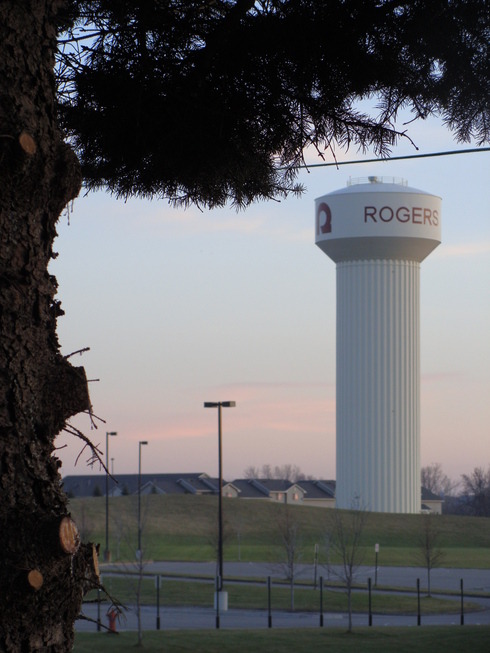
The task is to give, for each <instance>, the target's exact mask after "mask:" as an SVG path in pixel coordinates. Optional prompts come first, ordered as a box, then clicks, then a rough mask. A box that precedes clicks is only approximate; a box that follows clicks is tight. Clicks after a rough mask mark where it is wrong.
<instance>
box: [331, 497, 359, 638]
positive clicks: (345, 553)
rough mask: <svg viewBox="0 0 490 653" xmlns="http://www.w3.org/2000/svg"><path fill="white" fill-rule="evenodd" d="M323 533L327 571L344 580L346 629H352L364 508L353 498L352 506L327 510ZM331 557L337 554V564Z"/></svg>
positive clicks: (335, 558) (334, 557)
mask: <svg viewBox="0 0 490 653" xmlns="http://www.w3.org/2000/svg"><path fill="white" fill-rule="evenodd" d="M327 512H328V515H327V520H328V521H327V537H326V538H325V540H326V541H327V542H328V546H329V552H328V553H329V558H328V560H329V561H328V562H327V566H328V572H329V574H332V575H334V576H336V577H337V578H339V579H340V580H341V581H342V582H343V583H345V588H346V593H347V612H348V616H349V625H348V630H349V632H352V588H353V585H354V580H355V576H356V573H357V571H358V570H359V567H360V566H361V565H362V564H363V562H364V556H365V549H364V548H363V545H362V538H363V533H364V528H365V526H366V520H367V512H366V510H365V509H364V508H363V507H362V506H361V505H360V503H359V501H358V500H357V499H356V500H355V501H354V503H353V509H352V510H339V509H338V508H336V509H334V510H331V511H330V510H329V511H327ZM330 556H331V558H332V559H333V560H334V561H336V560H338V559H339V558H340V565H332V564H331V562H330Z"/></svg>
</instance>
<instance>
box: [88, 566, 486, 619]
mask: <svg viewBox="0 0 490 653" xmlns="http://www.w3.org/2000/svg"><path fill="white" fill-rule="evenodd" d="M117 571H121V568H120V567H118V566H116V565H103V568H102V573H106V574H108V573H111V572H112V573H114V572H117ZM124 571H127V569H124ZM322 571H323V575H324V579H325V581H327V573H326V570H318V575H319V576H320V575H322ZM374 571H375V570H374V568H372V567H363V568H362V569H360V570H359V574H358V577H357V581H358V582H366V583H367V578H372V579H373V580H374ZM145 572H147V573H148V572H149V573H155V574H176V575H179V576H182V577H193V576H212V575H213V574H214V572H215V565H214V564H213V563H186V562H183V563H178V562H177V563H173V562H172V563H169V562H149V563H147V564H145ZM313 573H314V570H313V567H312V566H310V567H305V568H303V570H302V573H301V575H302V576H303V577H304V578H310V579H311V578H313ZM280 575H281V574H280V572H279V571H278V570H277V568H272V567H270V566H268V565H266V564H262V563H260V564H259V563H225V566H224V576H225V578H226V577H228V578H242V579H244V580H245V579H247V578H254V579H256V578H264V579H265V578H266V577H267V576H271V577H273V578H279V577H280ZM425 576H426V571H425V569H422V568H414V567H381V568H379V569H378V584H382V585H390V586H399V587H407V588H412V589H415V587H416V582H417V578H420V581H421V582H420V584H421V589H422V590H423V589H424V588H425ZM461 578H462V579H463V582H464V591H465V595H466V596H468V595H471V594H472V593H474V592H477V593H481V592H486V593H488V594H490V570H474V569H434V570H433V572H432V589H433V590H434V591H435V590H437V589H441V590H447V589H450V590H455V591H459V588H460V579H461ZM225 589H226V588H225ZM456 600H457V599H456ZM472 600H474V599H472ZM478 601H479V602H480V603H481V605H482V608H483V609H482V611H481V612H475V613H468V614H465V615H464V623H465V624H475V625H490V597H489V598H486V599H478ZM97 610H98V608H97V605H95V604H90V605H85V606H84V613H85V615H86V616H87V617H89V618H90V619H91V620H92V621H85V620H79V621H77V624H76V628H77V630H79V631H91V632H93V631H95V630H97V625H96V623H94V622H96V621H97V617H98V612H97ZM106 610H107V607H106V606H104V605H102V606H101V612H100V619H101V622H102V623H103V624H104V625H108V619H107V616H106ZM141 613H142V622H143V629H144V630H155V629H157V624H158V614H157V608H156V606H144V607H142V612H141ZM159 617H160V619H159V621H160V629H161V630H170V629H196V628H199V629H211V628H216V612H215V610H214V609H213V607H212V606H210V607H209V608H169V607H161V608H160V612H159ZM271 620H272V627H273V628H301V627H305V628H314V627H319V626H320V614H319V613H311V612H309V613H305V612H294V613H291V612H281V611H272V613H271ZM353 620H354V625H355V626H367V625H368V615H367V614H356V615H354V617H353ZM219 621H220V628H244V629H247V628H267V627H268V625H269V615H268V613H267V611H266V610H237V609H233V608H232V606H230V609H229V610H226V611H221V614H220V620H219ZM421 623H422V625H460V615H459V614H455V615H434V616H424V615H423V614H422V618H421ZM416 625H417V617H416V616H414V615H411V616H403V615H401V616H400V615H394V616H391V615H390V616H387V615H373V626H416ZM323 626H324V627H326V628H328V627H330V628H331V627H341V628H343V627H346V626H347V614H337V613H324V614H323ZM136 628H137V619H136V613H135V608H134V607H130V609H129V610H128V611H127V612H126V613H125V614H124V616H123V618H122V619H121V620H120V621H119V622H118V625H117V629H118V630H135V629H136Z"/></svg>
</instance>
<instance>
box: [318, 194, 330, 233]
mask: <svg viewBox="0 0 490 653" xmlns="http://www.w3.org/2000/svg"><path fill="white" fill-rule="evenodd" d="M331 232H332V211H331V210H330V207H329V206H328V204H325V202H322V203H321V204H319V205H318V209H317V211H316V235H317V236H319V235H320V234H329V233H331Z"/></svg>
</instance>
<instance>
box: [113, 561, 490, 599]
mask: <svg viewBox="0 0 490 653" xmlns="http://www.w3.org/2000/svg"><path fill="white" fill-rule="evenodd" d="M118 569H119V570H120V569H121V568H120V567H118V566H117V565H101V573H107V572H109V571H111V570H114V571H117V570H118ZM124 571H127V568H124ZM145 572H146V573H154V574H176V575H179V576H189V577H192V576H208V577H212V576H213V574H215V573H216V565H215V564H214V563H212V562H148V563H146V564H145ZM314 573H315V572H314V567H313V565H303V566H302V567H301V569H300V571H299V573H298V578H299V579H301V578H304V579H309V580H313V578H314ZM223 576H224V578H225V579H226V578H227V577H228V578H244V579H246V578H264V579H266V578H267V576H271V577H272V578H280V577H281V576H283V573H281V570H280V568H279V567H278V566H277V565H275V566H274V565H268V564H266V563H258V562H257V563H255V562H225V563H224V567H223ZM317 576H318V578H319V577H320V576H323V578H324V581H325V582H327V580H328V579H329V574H328V570H326V569H324V568H321V567H318V569H317ZM330 578H331V579H332V580H336V579H335V577H334V576H333V575H332V574H330ZM368 578H371V579H372V582H373V584H374V578H375V569H374V567H368V566H366V567H360V568H359V570H358V573H357V575H356V582H358V583H365V584H366V585H367V579H368ZM417 578H419V579H420V587H421V589H422V590H424V589H426V588H427V571H426V569H424V568H422V567H378V574H377V580H378V585H385V586H390V587H405V588H411V589H415V588H416V586H417ZM461 579H463V584H464V592H465V594H468V593H472V592H480V593H481V592H485V593H488V594H490V569H445V568H441V569H433V570H432V573H431V586H432V590H436V589H440V590H454V591H457V592H459V590H460V581H461Z"/></svg>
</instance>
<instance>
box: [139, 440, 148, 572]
mask: <svg viewBox="0 0 490 653" xmlns="http://www.w3.org/2000/svg"><path fill="white" fill-rule="evenodd" d="M145 444H148V441H147V440H140V441H139V442H138V559H141V447H142V446H143V445H145Z"/></svg>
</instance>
